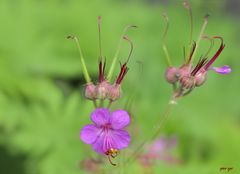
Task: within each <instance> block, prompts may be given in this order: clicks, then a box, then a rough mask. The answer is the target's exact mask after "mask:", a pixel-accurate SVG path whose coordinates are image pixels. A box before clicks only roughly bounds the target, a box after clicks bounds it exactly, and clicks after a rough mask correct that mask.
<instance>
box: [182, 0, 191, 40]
mask: <svg viewBox="0 0 240 174" xmlns="http://www.w3.org/2000/svg"><path fill="white" fill-rule="evenodd" d="M183 6H184V7H185V8H186V9H187V10H188V12H189V18H190V40H189V44H191V43H192V36H193V15H192V8H191V5H190V4H189V1H188V0H185V1H184V2H183Z"/></svg>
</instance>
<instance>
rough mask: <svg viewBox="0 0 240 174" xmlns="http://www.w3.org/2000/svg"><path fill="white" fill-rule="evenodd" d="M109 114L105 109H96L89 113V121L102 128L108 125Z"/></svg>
mask: <svg viewBox="0 0 240 174" xmlns="http://www.w3.org/2000/svg"><path fill="white" fill-rule="evenodd" d="M109 119H110V112H109V110H108V109H107V108H97V109H96V110H95V111H94V112H92V113H91V120H92V121H93V122H94V123H95V124H96V125H98V126H103V125H106V124H108V123H109Z"/></svg>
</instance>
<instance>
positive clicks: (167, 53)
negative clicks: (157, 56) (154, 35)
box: [163, 44, 172, 67]
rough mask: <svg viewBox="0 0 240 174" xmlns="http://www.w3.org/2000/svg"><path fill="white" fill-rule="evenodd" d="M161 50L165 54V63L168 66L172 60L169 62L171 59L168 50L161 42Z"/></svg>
mask: <svg viewBox="0 0 240 174" xmlns="http://www.w3.org/2000/svg"><path fill="white" fill-rule="evenodd" d="M163 51H164V54H165V57H166V63H167V65H168V66H169V67H170V66H172V62H171V59H170V56H169V52H168V49H167V46H166V44H163Z"/></svg>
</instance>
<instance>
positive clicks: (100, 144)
mask: <svg viewBox="0 0 240 174" xmlns="http://www.w3.org/2000/svg"><path fill="white" fill-rule="evenodd" d="M104 139H105V135H104V133H102V134H101V135H100V136H99V137H98V138H97V139H96V141H95V142H94V143H93V144H92V147H93V149H94V150H95V151H96V152H97V153H100V154H105V153H106V151H105V150H104V149H103V143H104Z"/></svg>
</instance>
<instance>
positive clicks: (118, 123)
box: [110, 110, 130, 129]
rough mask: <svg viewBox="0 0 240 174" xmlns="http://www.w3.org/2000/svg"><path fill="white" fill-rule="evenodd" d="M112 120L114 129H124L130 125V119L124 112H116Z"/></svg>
mask: <svg viewBox="0 0 240 174" xmlns="http://www.w3.org/2000/svg"><path fill="white" fill-rule="evenodd" d="M110 120H111V125H112V128H113V129H123V128H124V127H126V126H127V125H128V124H129V123H130V117H129V115H128V113H127V112H126V111H124V110H116V111H114V112H113V113H112V115H111V118H110Z"/></svg>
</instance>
